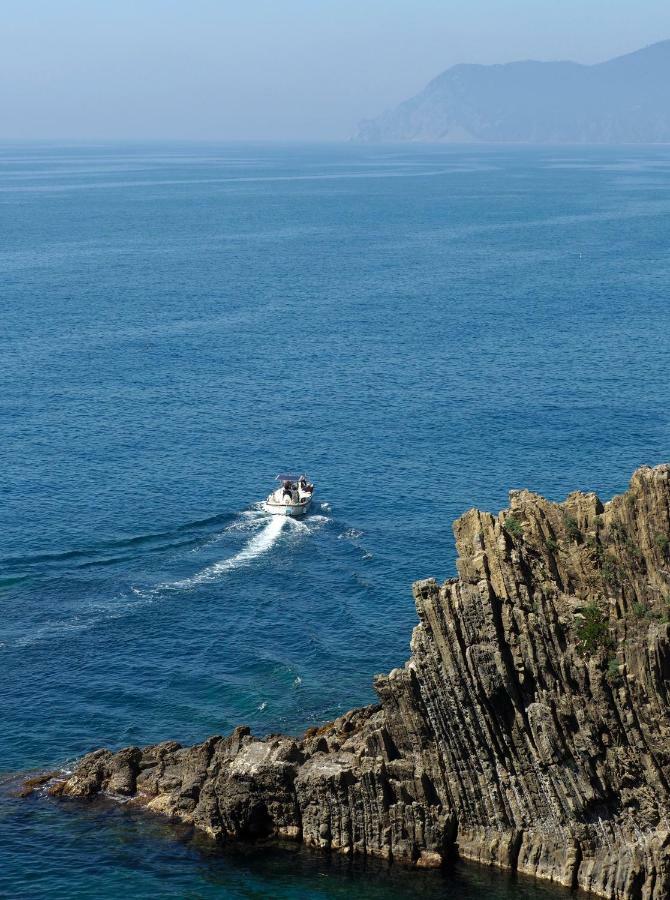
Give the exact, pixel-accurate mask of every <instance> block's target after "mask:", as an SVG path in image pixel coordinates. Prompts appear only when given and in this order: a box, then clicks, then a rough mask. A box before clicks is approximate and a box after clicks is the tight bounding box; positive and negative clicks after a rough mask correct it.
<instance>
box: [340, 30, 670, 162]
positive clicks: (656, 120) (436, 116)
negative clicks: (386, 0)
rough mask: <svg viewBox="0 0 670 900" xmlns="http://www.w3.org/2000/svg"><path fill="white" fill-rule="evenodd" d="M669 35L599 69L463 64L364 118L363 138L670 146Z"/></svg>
mask: <svg viewBox="0 0 670 900" xmlns="http://www.w3.org/2000/svg"><path fill="white" fill-rule="evenodd" d="M669 84H670V40H666V41H661V42H659V43H657V44H652V45H651V46H649V47H645V48H644V49H642V50H638V51H636V52H634V53H629V54H626V55H625V56H620V57H617V58H615V59H611V60H609V61H607V62H604V63H599V64H597V65H593V66H585V65H580V64H578V63H574V62H536V61H523V62H513V63H507V64H505V65H491V66H482V65H457V66H454V67H452V68H450V69H448V70H447V71H445V72H443V73H442V74H441V75H438V76H437V78H435V79H433V81H431V82H430V84H428V85H427V86H426V87H425V88H424V90H423V91H421V92H420V93H419V94H417V95H416V96H414V97H412V98H410V99H409V100H406V101H405V102H403V103H401V104H399V105H398V106H397V107H395V108H393V109H391V110H389V111H387V112H385V113H383V114H382V115H380V116H379V117H377V118H374V119H370V120H366V121H364V122H362V123H361V124H360V126H359V129H358V131H357V133H356V135H355V137H354V140H356V141H362V142H365V143H379V142H383V143H386V142H391V143H392V142H418V143H432V142H435V143H455V144H462V143H466V144H467V143H505V144H507V143H509V144H597V145H602V144H667V143H670V96H669V94H670V91H669V90H668V85H669Z"/></svg>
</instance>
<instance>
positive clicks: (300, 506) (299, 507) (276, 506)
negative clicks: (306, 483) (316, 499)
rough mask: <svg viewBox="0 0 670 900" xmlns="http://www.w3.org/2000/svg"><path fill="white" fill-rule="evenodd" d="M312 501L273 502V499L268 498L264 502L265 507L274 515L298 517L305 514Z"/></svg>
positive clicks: (266, 510)
mask: <svg viewBox="0 0 670 900" xmlns="http://www.w3.org/2000/svg"><path fill="white" fill-rule="evenodd" d="M311 503H312V501H311V499H309V500H305V501H303V502H302V503H273V502H272V501H271V500H266V501H265V503H264V504H263V509H264V510H265V512H269V513H271V514H272V515H273V516H294V517H298V516H304V515H305V513H306V512H307V510H308V509H309V507H310V505H311Z"/></svg>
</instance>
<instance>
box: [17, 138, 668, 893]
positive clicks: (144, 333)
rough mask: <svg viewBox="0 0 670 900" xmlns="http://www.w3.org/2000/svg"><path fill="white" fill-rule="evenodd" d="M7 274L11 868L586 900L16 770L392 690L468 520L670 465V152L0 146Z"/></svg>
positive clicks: (614, 488)
mask: <svg viewBox="0 0 670 900" xmlns="http://www.w3.org/2000/svg"><path fill="white" fill-rule="evenodd" d="M0 298H1V301H2V307H1V309H2V328H1V329H0V448H1V451H0V452H1V459H2V466H1V468H0V486H1V495H0V534H1V537H2V541H1V546H0V556H1V558H0V604H1V606H0V609H1V613H2V614H1V616H0V674H1V678H0V709H1V710H2V718H1V723H0V724H1V727H0V773H2V774H0V859H1V860H2V866H1V868H0V896H2V897H7V898H20V900H24V898H43V897H50V898H67V900H70V898H89V897H90V898H93V897H95V898H118V897H120V896H125V897H128V898H133V900H135V898H137V900H139V898H142V900H144V898H147V900H148V898H155V897H177V898H182V897H184V898H251V897H280V898H298V897H300V898H324V900H325V898H339V897H347V898H349V897H351V896H355V897H359V898H367V900H376V898H382V897H383V898H403V897H421V898H431V900H432V898H438V897H439V898H452V900H483V898H496V900H521V898H523V900H540V898H560V897H563V896H566V894H565V893H564V892H562V891H560V890H558V891H557V890H556V889H554V888H551V887H549V886H545V885H542V884H536V883H534V882H532V881H529V880H526V879H518V880H517V879H514V878H511V877H510V876H507V875H503V874H500V873H496V872H491V871H488V870H485V869H479V868H477V867H473V866H468V865H464V864H457V865H455V866H454V867H453V868H450V869H449V870H447V871H445V872H442V873H435V872H422V873H417V872H408V871H406V870H403V869H401V868H400V867H392V868H391V869H389V868H387V867H386V866H382V865H380V864H378V863H374V862H368V863H365V862H361V861H353V862H352V861H345V860H342V859H339V858H331V857H327V856H323V855H321V854H318V853H314V852H308V851H305V850H302V849H299V848H295V849H293V850H286V851H285V850H276V849H275V850H270V849H264V850H263V851H261V852H258V851H255V850H250V849H249V848H244V847H243V848H234V849H228V850H223V851H222V850H219V849H216V848H213V847H211V846H210V845H209V844H208V843H207V842H206V841H203V840H202V839H198V838H194V837H193V836H192V835H190V834H189V833H187V832H184V831H180V830H179V829H175V828H172V827H170V826H167V825H165V824H163V823H161V822H157V821H156V820H148V819H147V818H145V817H142V816H141V815H137V814H136V813H131V812H129V811H127V810H123V809H122V808H121V809H118V808H117V809H114V808H108V807H104V806H95V805H93V806H86V805H76V804H74V805H73V804H62V803H57V802H55V801H51V800H49V799H47V798H45V797H42V796H35V797H33V798H31V799H29V800H19V799H17V798H16V797H15V796H14V791H15V788H16V784H17V780H18V779H19V778H20V775H21V773H25V772H26V771H29V770H35V769H37V770H40V769H52V768H58V767H65V768H67V767H68V766H70V765H71V764H72V761H73V760H74V759H75V758H76V757H77V756H79V755H81V754H83V753H85V752H87V751H89V750H90V749H92V748H97V747H99V746H107V747H112V748H118V747H122V746H125V745H129V744H147V743H152V742H157V741H160V740H164V739H168V738H170V739H177V740H180V741H182V742H185V743H188V742H196V741H200V740H202V739H204V738H205V737H207V736H208V735H211V734H214V733H225V732H227V731H229V730H230V729H232V728H233V727H234V726H235V725H236V724H241V723H245V724H248V725H250V726H251V727H252V729H253V730H254V732H256V733H258V734H265V733H269V732H276V731H280V730H281V731H285V732H290V733H299V732H301V731H302V730H303V729H305V728H306V727H307V726H310V725H314V724H318V723H322V722H324V721H327V720H329V719H332V718H333V717H335V716H337V715H338V714H340V713H342V712H344V711H346V710H348V709H350V708H352V707H353V706H356V705H359V704H365V703H370V702H373V701H374V699H375V698H374V694H373V690H372V687H371V682H372V677H373V675H374V674H375V673H377V672H383V671H387V670H389V669H390V668H392V667H394V666H396V665H401V664H402V663H403V662H404V661H405V659H406V658H407V657H408V653H409V650H408V645H409V639H410V633H411V630H412V627H413V626H414V625H415V623H416V614H415V611H414V607H413V603H412V597H411V583H412V581H413V580H416V579H418V578H423V577H427V576H435V577H436V578H438V579H444V578H447V577H450V576H452V575H453V574H454V562H455V556H454V548H453V536H452V531H451V523H452V520H453V519H454V518H456V517H457V516H458V515H459V514H461V513H462V512H463V511H465V510H466V509H468V508H469V507H471V506H478V507H480V508H484V509H489V510H493V511H497V510H498V509H500V508H502V507H503V506H505V504H506V498H507V491H508V489H510V488H518V487H528V488H530V489H532V490H535V491H539V492H541V493H543V494H545V495H547V496H549V497H551V498H553V499H562V498H563V497H564V496H565V495H566V494H567V493H568V492H570V491H572V490H574V489H577V488H580V489H584V490H595V491H597V492H598V493H599V494H600V495H601V496H602V497H603V498H605V499H606V498H608V497H610V496H612V494H614V493H616V492H618V491H621V490H623V489H624V488H625V487H626V485H627V481H628V478H629V477H630V474H631V472H632V471H633V469H634V468H636V467H637V466H639V465H642V464H656V463H659V462H663V461H668V460H669V459H670V406H669V404H668V381H669V372H670V148H667V147H657V148H652V147H650V148H645V147H640V148H634V147H624V148H588V147H579V148H550V147H547V148H542V149H537V148H534V149H532V148H522V147H514V148H510V147H507V148H502V147H444V146H439V147H438V146H436V147H433V146H407V147H398V146H396V147H393V146H388V147H367V146H356V145H332V146H330V145H307V146H303V145H214V144H211V145H205V144H192V145H187V144H184V145H177V144H147V145H124V144H96V145H86V146H84V145H77V144H72V145H68V144H58V145H55V144H49V145H47V144H30V145H20V144H12V145H10V144H4V145H2V146H0ZM284 469H289V470H290V469H296V470H298V471H306V472H307V473H308V474H309V475H310V476H311V478H312V479H313V480H314V481H315V483H316V486H317V491H316V495H315V501H314V504H313V509H312V512H311V514H310V515H309V516H308V517H307V518H306V519H305V520H304V521H288V520H278V519H272V518H271V517H269V516H267V515H265V514H264V513H262V512H261V511H260V510H259V509H258V506H257V504H258V501H259V500H261V499H263V497H264V496H265V495H266V494H267V493H268V492H269V491H270V490H271V489H272V487H273V479H274V477H275V475H276V474H277V473H278V472H279V471H281V470H284Z"/></svg>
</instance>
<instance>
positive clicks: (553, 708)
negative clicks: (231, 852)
mask: <svg viewBox="0 0 670 900" xmlns="http://www.w3.org/2000/svg"><path fill="white" fill-rule="evenodd" d="M454 532H455V535H456V542H457V548H458V554H459V559H458V563H457V566H458V578H456V579H453V580H450V581H447V582H446V583H445V584H443V585H442V586H439V585H438V584H437V583H436V582H435V581H433V580H428V581H420V582H417V583H416V584H415V585H414V596H415V600H416V607H417V611H418V614H419V620H420V624H419V625H417V627H416V628H415V630H414V633H413V636H412V641H411V657H410V659H409V661H408V662H407V664H406V665H405V666H404V668H402V669H395V670H393V671H392V672H391V673H390V674H389V675H385V676H379V677H377V678H376V680H375V688H376V691H377V694H378V695H379V700H380V702H379V704H378V705H375V706H370V707H366V708H364V709H358V710H354V711H353V712H350V713H347V714H346V715H344V716H342V717H341V718H339V719H337V720H336V721H335V722H332V723H329V724H328V725H324V726H323V727H322V728H319V729H309V730H308V731H307V732H306V733H305V734H304V735H303V736H302V737H300V738H297V739H294V738H290V737H285V736H275V735H271V736H269V737H266V738H263V739H258V738H254V737H253V736H252V735H251V734H250V733H249V730H248V729H245V728H238V729H236V730H235V731H234V732H233V734H232V735H230V736H228V737H219V736H217V737H212V738H210V739H209V740H207V741H205V742H204V743H203V744H199V745H198V746H195V747H188V748H183V747H181V746H179V745H178V744H176V743H174V742H167V743H163V744H158V745H156V746H151V747H145V748H137V747H131V748H127V749H124V750H121V751H119V752H117V753H112V752H109V751H107V750H98V751H96V752H95V753H91V754H90V755H88V756H86V757H85V758H84V759H83V760H82V761H81V762H80V763H79V765H78V767H77V769H76V771H75V772H74V774H73V775H71V776H70V777H68V778H67V779H65V780H63V779H61V780H57V781H55V782H53V783H52V785H51V788H50V790H51V792H52V793H53V794H57V795H61V796H72V797H93V796H95V795H97V794H100V793H105V794H107V795H111V796H113V797H114V796H121V797H123V798H124V800H126V801H127V800H128V799H129V798H130V802H133V803H136V804H139V805H142V806H145V807H146V808H147V809H149V810H152V811H154V812H156V813H160V814H162V815H164V816H168V817H170V818H171V819H173V820H177V821H181V822H186V823H191V824H193V825H194V826H195V827H196V828H198V829H200V830H202V831H204V832H206V833H207V834H209V835H211V836H212V837H213V838H215V839H217V840H221V841H227V840H235V839H254V838H262V837H281V838H290V839H295V840H302V841H304V842H305V843H306V844H309V845H313V846H315V847H320V848H328V849H331V850H336V851H340V852H342V853H360V854H372V855H375V856H380V857H386V858H389V859H394V860H399V861H402V862H406V863H411V864H416V865H418V866H439V865H442V864H443V862H444V861H445V860H447V858H448V856H449V855H450V854H451V853H455V852H457V853H458V854H460V856H462V857H465V858H468V859H473V860H477V861H480V862H482V863H485V864H488V865H495V866H500V867H503V868H509V869H516V870H518V871H519V872H523V873H526V874H530V875H535V876H537V877H540V878H544V879H549V880H551V881H555V882H558V883H560V884H562V885H565V886H567V887H580V888H583V889H585V890H587V891H592V892H593V893H595V894H598V895H600V896H603V897H608V898H640V900H662V898H667V897H669V896H670V786H669V779H670V706H669V705H668V690H670V625H669V624H668V622H669V621H670V466H667V465H665V466H658V467H656V468H654V469H651V468H642V469H639V470H638V471H637V472H636V473H635V474H634V476H633V478H632V481H631V484H630V489H629V491H628V492H627V493H625V494H623V495H621V496H619V497H615V498H614V499H613V500H612V501H610V502H609V503H606V504H604V505H603V504H602V503H601V502H600V500H599V499H598V498H597V497H596V496H595V495H594V494H582V493H575V494H571V495H570V496H569V497H568V498H567V500H566V501H565V502H564V503H560V504H556V503H551V502H549V501H547V500H545V499H543V498H542V497H539V496H537V495H536V494H532V493H530V492H528V491H514V492H512V493H511V494H510V507H509V509H507V510H504V511H502V512H501V513H499V514H498V515H497V516H494V515H491V514H490V513H483V512H479V511H477V510H470V511H469V512H467V513H466V514H465V515H464V516H463V517H462V518H460V519H459V520H457V521H456V523H455V525H454Z"/></svg>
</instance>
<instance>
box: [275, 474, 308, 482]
mask: <svg viewBox="0 0 670 900" xmlns="http://www.w3.org/2000/svg"><path fill="white" fill-rule="evenodd" d="M305 477H306V476H305V475H304V474H303V473H300V475H291V474H290V473H284V474H283V475H277V478H276V481H300V479H301V478H305Z"/></svg>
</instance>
